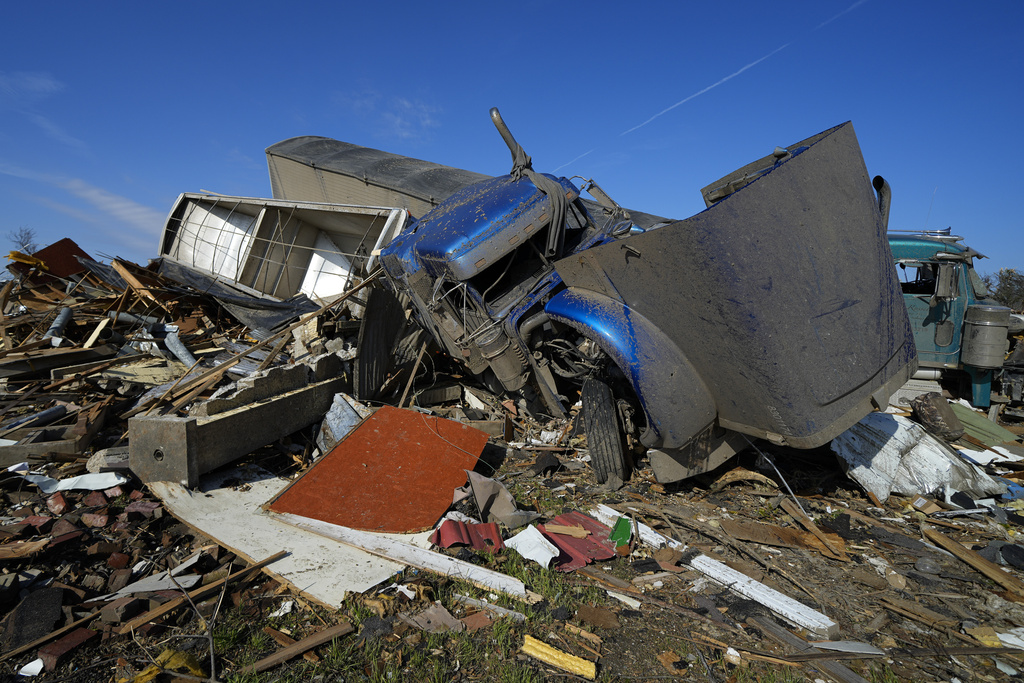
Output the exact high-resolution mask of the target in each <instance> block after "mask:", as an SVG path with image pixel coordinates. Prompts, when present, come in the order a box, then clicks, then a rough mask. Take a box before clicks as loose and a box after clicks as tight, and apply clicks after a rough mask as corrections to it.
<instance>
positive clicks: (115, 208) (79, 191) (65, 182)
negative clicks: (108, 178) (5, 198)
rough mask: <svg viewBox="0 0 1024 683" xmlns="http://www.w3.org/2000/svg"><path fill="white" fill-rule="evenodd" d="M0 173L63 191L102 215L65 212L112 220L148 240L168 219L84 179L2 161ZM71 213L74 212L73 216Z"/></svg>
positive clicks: (99, 221)
mask: <svg viewBox="0 0 1024 683" xmlns="http://www.w3.org/2000/svg"><path fill="white" fill-rule="evenodd" d="M0 173H2V174H4V175H9V176H13V177H16V178H23V179H25V180H31V181H35V182H38V183H43V184H46V185H49V186H51V187H55V188H57V189H60V190H63V191H64V192H67V193H68V194H69V195H71V196H73V197H76V198H78V199H80V200H81V201H83V202H85V203H86V204H88V205H89V206H91V207H92V208H93V209H95V210H96V211H97V212H99V215H95V214H89V213H88V212H83V211H81V209H72V208H70V207H66V208H67V210H64V209H61V210H62V211H64V213H68V214H69V215H74V216H75V217H76V218H79V219H83V220H89V221H90V222H92V223H96V224H101V225H103V224H109V223H110V219H111V218H113V219H114V220H116V221H118V222H119V223H120V224H121V225H122V226H127V227H130V228H133V229H135V230H136V231H138V232H140V233H142V234H144V235H146V236H147V239H152V238H154V237H156V236H158V235H159V234H160V231H161V230H162V229H163V224H164V218H165V214H164V213H163V212H161V211H157V210H156V209H153V208H150V207H148V206H145V205H143V204H139V203H138V202H136V201H134V200H131V199H128V198H127V197H122V196H121V195H117V194H114V193H113V192H109V191H107V190H104V189H103V188H101V187H97V186H95V185H92V184H90V183H87V182H85V181H84V180H81V179H78V178H68V177H65V176H60V175H55V174H49V173H40V172H38V171H33V170H30V169H25V168H21V167H18V166H13V165H11V164H6V163H3V162H0ZM62 206H63V204H62ZM72 211H73V212H74V213H71V212H72Z"/></svg>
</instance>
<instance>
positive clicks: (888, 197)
mask: <svg viewBox="0 0 1024 683" xmlns="http://www.w3.org/2000/svg"><path fill="white" fill-rule="evenodd" d="M871 186H872V187H874V188H875V192H877V193H878V211H879V213H881V214H882V227H883V228H885V229H886V230H888V229H889V206H890V205H891V204H892V188H891V187H889V183H887V182H886V180H885V178H883V177H882V176H880V175H876V176H875V177H874V179H873V180H872V181H871Z"/></svg>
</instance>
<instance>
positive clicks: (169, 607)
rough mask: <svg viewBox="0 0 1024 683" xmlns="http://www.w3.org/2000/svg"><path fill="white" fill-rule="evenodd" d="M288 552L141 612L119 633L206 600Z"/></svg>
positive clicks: (275, 555)
mask: <svg viewBox="0 0 1024 683" xmlns="http://www.w3.org/2000/svg"><path fill="white" fill-rule="evenodd" d="M287 554H288V553H286V552H284V551H281V552H279V553H275V554H273V555H271V556H270V557H268V558H266V559H264V560H261V561H260V562H257V563H256V564H252V565H249V566H248V567H246V568H245V569H239V570H238V571H237V572H235V573H234V574H231V575H230V576H227V577H225V578H223V579H220V580H219V581H214V582H213V583H209V584H207V585H205V586H201V587H199V588H196V589H195V590H193V591H189V592H188V593H187V594H186V595H185V596H182V597H180V598H174V599H173V600H170V601H168V602H165V603H164V604H162V605H160V606H159V607H157V608H156V609H151V610H150V611H148V612H146V613H145V614H141V615H139V616H137V617H135V618H134V619H132V620H131V621H129V622H128V623H126V624H125V625H124V626H122V627H121V630H120V631H118V633H120V634H122V635H124V634H127V633H131V632H132V631H133V630H135V629H137V628H139V627H140V626H142V625H143V624H146V623H148V622H150V621H153V620H154V619H158V618H160V617H162V616H164V615H165V614H169V613H170V612H173V611H174V610H176V609H178V608H179V607H181V606H183V605H186V604H188V603H189V602H190V601H191V602H193V603H195V602H197V601H199V600H204V599H206V598H208V597H210V596H211V595H214V594H215V593H217V592H218V591H219V590H220V588H221V586H223V585H224V584H229V585H230V584H232V583H234V582H235V581H238V580H240V579H245V578H247V577H248V576H249V575H250V574H252V573H255V572H257V571H259V570H260V569H263V568H264V567H266V566H267V565H268V564H270V563H272V562H276V561H277V560H279V559H281V558H282V557H284V556H285V555H287Z"/></svg>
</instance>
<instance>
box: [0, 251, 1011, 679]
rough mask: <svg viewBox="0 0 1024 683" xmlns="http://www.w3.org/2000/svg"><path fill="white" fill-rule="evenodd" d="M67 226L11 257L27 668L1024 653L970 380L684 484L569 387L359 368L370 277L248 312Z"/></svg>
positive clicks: (924, 675)
mask: <svg viewBox="0 0 1024 683" xmlns="http://www.w3.org/2000/svg"><path fill="white" fill-rule="evenodd" d="M79 258H80V260H79V259H76V261H77V262H78V265H79V267H78V269H77V270H73V271H72V272H66V271H65V272H61V273H59V274H55V273H51V272H47V271H44V270H43V266H44V263H43V262H40V263H37V264H36V265H35V266H34V267H33V268H32V269H30V270H29V271H27V272H24V273H22V275H21V279H20V280H19V281H17V282H14V281H12V282H9V283H8V284H7V285H6V286H5V288H4V290H3V296H4V302H3V303H4V307H3V311H4V318H3V321H2V322H3V330H2V332H3V337H4V340H5V341H4V343H5V347H4V349H3V351H2V353H3V356H2V358H0V364H2V367H3V369H4V373H5V374H4V380H5V396H4V400H5V403H4V412H3V420H4V422H3V425H2V429H3V430H4V438H5V441H4V445H3V446H2V447H0V449H2V452H3V453H4V458H5V460H4V462H3V464H4V467H5V469H6V470H7V472H6V475H5V478H4V479H3V487H4V496H5V499H6V504H7V507H6V510H5V513H4V517H5V519H4V524H3V526H2V527H0V533H2V534H3V539H2V543H0V562H2V567H0V571H3V574H2V575H0V582H2V586H0V599H2V601H3V609H4V611H5V617H4V618H3V624H2V627H3V631H2V636H0V649H2V654H0V657H2V658H3V661H4V663H5V666H6V667H8V670H9V671H11V672H21V673H23V675H36V676H38V677H39V678H40V680H51V679H52V680H58V679H62V678H66V677H69V676H71V677H73V678H74V679H75V680H97V681H100V680H103V681H107V680H111V679H114V680H119V681H120V680H126V681H146V680H153V679H154V677H156V676H158V675H168V676H172V677H173V676H198V677H203V678H212V679H216V680H227V679H228V678H229V677H231V676H235V675H241V674H254V675H257V674H259V673H260V672H264V671H270V670H274V671H275V672H277V673H276V674H274V675H276V676H279V675H281V671H282V670H283V671H287V672H294V675H295V676H296V677H297V678H298V677H307V676H308V675H310V674H311V673H312V672H315V671H318V670H321V669H320V668H319V667H325V668H324V669H323V670H330V671H336V670H339V669H340V670H345V671H350V672H352V673H353V675H354V676H356V677H359V676H367V677H371V678H372V677H374V676H380V675H387V673H388V672H392V674H393V675H396V676H399V677H406V678H410V677H411V678H418V677H423V676H426V675H428V673H430V672H434V673H440V672H443V673H445V674H446V675H447V676H449V677H451V678H452V679H453V680H484V679H490V678H493V677H495V676H499V675H501V674H502V672H506V673H507V672H510V671H513V670H518V671H520V672H521V674H522V675H524V676H526V677H532V678H534V679H537V680H541V679H543V678H545V677H546V675H547V674H546V673H545V672H561V673H569V674H573V675H576V676H580V677H583V678H586V679H591V680H592V679H595V678H596V677H598V676H605V677H606V678H608V679H613V678H614V677H616V676H626V677H632V678H636V677H641V678H642V677H658V676H666V675H667V676H679V677H687V676H697V677H702V678H703V677H719V676H720V677H722V678H723V680H724V678H725V677H728V676H729V675H731V674H730V672H732V671H734V670H736V669H743V670H749V671H750V672H751V673H750V675H751V676H753V677H755V678H756V677H758V675H759V674H758V673H757V672H758V671H760V672H762V673H763V672H765V671H768V670H770V669H775V668H780V667H783V668H785V669H787V670H789V671H790V673H791V674H792V675H793V676H794V677H795V676H799V675H803V676H806V677H807V678H808V679H814V678H820V677H828V678H832V679H835V680H841V681H850V680H864V679H865V678H867V679H870V678H872V677H873V676H875V677H877V676H878V675H881V673H883V672H888V674H890V675H893V676H895V677H897V678H900V679H904V680H951V679H953V678H959V679H960V680H963V681H966V680H973V679H975V678H978V677H982V678H985V679H986V680H997V679H999V678H1001V677H1003V676H1010V675H1014V674H1015V672H1018V671H1021V670H1022V667H1024V659H1022V655H1024V650H1022V649H1021V648H1022V646H1024V608H1022V607H1021V606H1020V603H1022V602H1024V581H1022V579H1021V576H1022V574H1020V572H1021V570H1022V569H1024V544H1022V543H1019V542H1018V539H1019V534H1020V529H1021V524H1024V513H1021V511H1020V507H1021V506H1022V505H1024V503H1022V502H1021V500H1022V496H1021V495H1020V494H1021V493H1022V492H1024V488H1022V487H1021V486H1019V485H1018V484H1017V480H1018V479H1019V477H1020V476H1024V465H1021V464H1019V463H1020V462H1021V457H1022V456H1024V450H1022V448H1021V446H1020V445H1019V437H1018V436H1017V435H1016V434H1014V433H1012V432H1010V431H1009V430H1007V429H1006V428H1004V427H999V426H998V425H996V424H994V423H992V422H990V421H988V420H987V419H985V416H984V415H983V414H981V413H976V412H975V411H973V410H971V409H970V408H969V407H964V406H962V405H959V404H957V403H949V402H947V401H946V399H945V398H943V397H941V396H932V397H924V398H922V399H919V400H917V401H916V402H915V403H914V409H913V410H911V409H902V410H901V409H897V408H891V409H890V411H889V412H888V413H882V412H878V413H873V414H872V415H869V416H868V417H867V418H865V420H863V421H861V423H859V424H858V425H857V426H856V427H855V428H854V429H851V430H850V431H849V432H847V433H846V434H843V435H842V436H841V437H840V438H838V439H836V440H835V441H834V442H833V443H832V445H831V452H828V449H819V451H814V452H801V451H795V450H792V449H785V448H781V447H777V446H772V445H770V444H768V443H757V442H755V443H754V447H753V448H751V449H748V450H747V451H745V452H744V453H742V454H741V455H740V456H739V461H738V462H737V461H736V460H732V461H730V462H729V463H727V464H726V465H725V466H724V467H722V468H719V469H718V470H715V471H714V472H712V473H709V474H707V475H702V476H700V477H698V478H696V479H693V480H689V481H687V482H683V483H682V484H678V485H671V486H669V485H663V484H659V483H658V482H657V481H655V479H654V477H653V475H652V472H651V470H650V468H649V466H648V465H647V464H646V463H645V461H644V460H642V459H641V460H640V461H638V462H636V463H635V467H636V470H635V471H634V473H633V476H632V478H631V480H630V481H629V482H628V483H627V484H626V485H625V486H624V487H623V488H621V489H618V490H616V489H614V488H613V487H609V486H608V485H601V484H598V483H597V481H596V480H595V478H594V473H593V471H592V469H590V468H589V467H588V466H587V464H586V460H587V458H588V452H587V449H586V437H585V435H584V434H583V432H582V430H581V429H580V425H578V421H579V418H578V412H575V411H574V413H573V414H572V415H570V416H569V418H568V419H563V420H546V421H545V420H540V419H538V418H536V416H533V415H531V414H529V413H525V412H524V411H523V409H522V406H518V405H516V404H515V403H513V402H511V401H509V400H507V399H505V398H503V397H501V396H500V395H495V394H492V393H491V392H490V391H489V390H488V389H487V388H486V387H483V386H480V385H478V384H477V383H475V382H472V381H470V380H468V379H467V378H465V377H460V376H459V374H458V368H457V366H454V365H451V364H446V363H445V361H444V358H443V357H442V356H439V355H436V354H433V353H431V354H425V353H424V354H418V356H414V355H413V354H412V353H408V352H405V355H406V356H411V357H412V358H413V362H411V363H410V362H408V361H406V362H404V364H403V363H402V362H396V363H389V364H388V369H387V370H386V372H385V374H384V376H383V379H382V381H381V386H380V387H377V388H376V390H375V391H374V392H373V396H374V398H373V399H372V400H366V399H365V398H364V400H362V401H360V400H357V399H356V398H355V397H354V396H353V395H352V393H354V384H353V381H352V378H353V376H354V375H356V374H358V372H359V369H357V368H358V366H359V363H360V359H359V355H358V352H359V350H360V349H359V348H358V340H359V337H360V330H361V329H362V327H363V326H364V325H365V321H363V320H360V319H359V318H358V317H357V316H356V315H353V310H352V309H351V308H348V307H347V306H346V302H347V301H350V300H353V301H354V300H355V298H356V296H357V295H358V293H359V290H358V289H356V288H350V290H349V291H347V292H346V293H344V294H343V296H341V297H338V298H339V299H341V301H340V302H339V303H334V302H331V304H329V305H324V306H320V307H316V308H313V310H310V311H308V312H306V313H300V314H297V315H293V316H292V318H291V319H290V320H287V321H286V322H284V323H283V324H281V325H279V327H278V328H276V329H274V328H271V329H261V328H256V327H251V326H249V325H247V324H246V323H244V322H242V321H241V320H240V319H239V318H238V317H237V316H236V315H235V314H234V313H232V311H231V310H229V309H228V308H225V307H224V306H223V305H222V304H221V302H220V301H219V300H218V299H217V298H216V297H214V296H211V295H210V294H209V292H204V291H202V290H199V289H196V288H194V287H193V286H190V285H188V284H184V283H182V282H178V281H175V280H172V279H170V278H167V277H166V276H163V275H160V274H159V273H158V272H157V269H155V268H143V267H140V266H138V265H135V264H131V263H127V262H124V261H120V260H115V261H114V262H113V263H112V264H111V265H110V266H109V267H105V266H103V265H102V264H99V263H97V262H95V261H92V260H91V259H89V258H88V256H87V255H81V256H80V257H79ZM40 261H42V259H40ZM362 301H363V303H365V299H362ZM409 336H410V335H403V334H397V335H396V336H395V338H396V341H395V342H394V345H393V347H391V348H389V349H388V350H387V354H386V355H387V356H388V357H390V358H395V359H400V358H401V357H402V353H403V352H402V351H401V350H400V347H402V346H404V347H405V348H407V349H408V348H413V349H415V350H416V351H418V350H419V348H417V347H422V341H421V339H420V338H416V337H413V338H412V339H411V340H410V338H409ZM8 345H9V346H8ZM396 368H397V369H396ZM396 372H397V373H399V374H392V373H396ZM364 393H366V392H364ZM267 406H269V408H268V407H267ZM402 406H409V407H402ZM929 406H930V408H929ZM268 410H269V411H270V412H267V411H268ZM577 410H578V408H577ZM940 412H941V413H942V415H943V419H941V420H936V419H935V414H937V413H940ZM263 423H269V424H268V425H264V424H263ZM1009 426H1010V427H1013V425H1012V424H1011V425H1009ZM1018 431H1020V430H1019V428H1018ZM257 442H259V443H257ZM254 444H255V445H254ZM157 452H161V453H162V457H155V456H156V453H157ZM832 453H834V454H835V457H832ZM844 469H845V472H846V473H847V474H848V475H849V477H851V478H852V481H851V479H848V478H846V476H844V474H843V470H844ZM168 473H169V474H168ZM854 482H856V483H854ZM858 486H860V487H863V491H862V490H861V489H859V488H858ZM381 532H385V533H381ZM243 642H244V643H245V644H244V645H243V644H242V643H243ZM972 677H973V678H972Z"/></svg>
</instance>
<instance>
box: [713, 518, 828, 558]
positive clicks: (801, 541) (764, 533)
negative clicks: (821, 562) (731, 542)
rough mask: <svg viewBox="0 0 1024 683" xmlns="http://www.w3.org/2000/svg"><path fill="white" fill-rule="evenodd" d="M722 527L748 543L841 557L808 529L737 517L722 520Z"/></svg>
mask: <svg viewBox="0 0 1024 683" xmlns="http://www.w3.org/2000/svg"><path fill="white" fill-rule="evenodd" d="M720 528H721V529H722V531H724V532H725V533H727V534H729V535H730V536H732V537H733V538H737V539H739V540H741V541H746V542H748V543H761V544H763V545H772V546H779V547H782V548H797V549H802V550H815V551H817V552H819V553H821V554H822V555H824V556H825V557H828V558H831V559H841V558H840V557H839V556H837V555H836V554H835V553H833V552H832V551H831V550H830V549H829V547H828V546H826V545H825V544H824V543H823V542H822V541H821V540H819V539H818V537H817V536H815V535H814V534H811V533H808V532H806V531H800V530H799V529H790V528H787V527H782V526H778V525H775V524H761V523H759V522H741V521H739V520H735V519H723V520H721V525H720Z"/></svg>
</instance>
